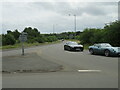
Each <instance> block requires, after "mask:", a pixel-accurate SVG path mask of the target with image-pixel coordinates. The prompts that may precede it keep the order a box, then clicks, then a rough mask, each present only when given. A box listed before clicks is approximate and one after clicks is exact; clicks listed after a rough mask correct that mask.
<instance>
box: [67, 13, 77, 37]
mask: <svg viewBox="0 0 120 90" xmlns="http://www.w3.org/2000/svg"><path fill="white" fill-rule="evenodd" d="M69 16H71V14H69ZM73 16H74V31H75V36H76V17H77V16H76V14H74V15H73Z"/></svg>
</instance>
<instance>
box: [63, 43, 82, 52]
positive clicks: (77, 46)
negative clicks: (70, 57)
mask: <svg viewBox="0 0 120 90" xmlns="http://www.w3.org/2000/svg"><path fill="white" fill-rule="evenodd" d="M64 50H69V51H72V50H76V51H83V50H84V47H83V45H81V44H78V43H77V42H72V41H69V42H66V43H65V45H64Z"/></svg>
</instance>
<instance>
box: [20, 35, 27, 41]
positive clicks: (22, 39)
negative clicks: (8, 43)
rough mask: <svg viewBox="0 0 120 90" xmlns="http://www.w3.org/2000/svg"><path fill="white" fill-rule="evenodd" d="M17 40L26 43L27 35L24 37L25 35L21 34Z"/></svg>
mask: <svg viewBox="0 0 120 90" xmlns="http://www.w3.org/2000/svg"><path fill="white" fill-rule="evenodd" d="M19 40H20V41H21V42H25V41H27V35H26V34H21V35H20V36H19Z"/></svg>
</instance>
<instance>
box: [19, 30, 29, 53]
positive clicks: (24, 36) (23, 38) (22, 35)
mask: <svg viewBox="0 0 120 90" xmlns="http://www.w3.org/2000/svg"><path fill="white" fill-rule="evenodd" d="M19 40H20V42H22V55H24V42H25V41H27V33H25V32H22V34H21V35H20V36H19Z"/></svg>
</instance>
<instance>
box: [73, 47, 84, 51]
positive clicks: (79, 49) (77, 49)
mask: <svg viewBox="0 0 120 90" xmlns="http://www.w3.org/2000/svg"><path fill="white" fill-rule="evenodd" d="M72 50H75V51H83V50H84V48H83V47H72Z"/></svg>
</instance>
